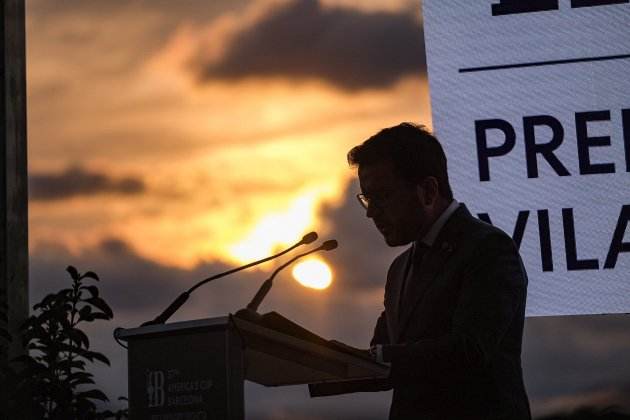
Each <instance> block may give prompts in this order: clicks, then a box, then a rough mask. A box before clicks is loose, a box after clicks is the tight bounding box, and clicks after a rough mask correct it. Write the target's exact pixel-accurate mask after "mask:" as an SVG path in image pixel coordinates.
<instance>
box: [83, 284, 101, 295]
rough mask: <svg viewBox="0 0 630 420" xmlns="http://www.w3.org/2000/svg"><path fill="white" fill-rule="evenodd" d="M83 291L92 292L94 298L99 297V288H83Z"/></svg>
mask: <svg viewBox="0 0 630 420" xmlns="http://www.w3.org/2000/svg"><path fill="white" fill-rule="evenodd" d="M81 289H84V290H87V291H88V292H90V294H91V295H92V297H98V287H96V286H81Z"/></svg>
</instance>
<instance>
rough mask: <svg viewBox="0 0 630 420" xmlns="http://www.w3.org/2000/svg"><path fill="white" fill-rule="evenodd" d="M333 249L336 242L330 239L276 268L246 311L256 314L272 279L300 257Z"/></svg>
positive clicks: (335, 246) (271, 283) (269, 288)
mask: <svg viewBox="0 0 630 420" xmlns="http://www.w3.org/2000/svg"><path fill="white" fill-rule="evenodd" d="M335 248H337V241H335V240H334V239H331V240H329V241H326V242H324V243H323V244H321V245H320V246H318V247H317V248H315V249H311V250H310V251H307V252H304V253H302V254H299V255H296V256H295V257H293V258H291V259H290V260H289V261H287V262H286V263H284V264H282V265H281V266H280V267H278V268H276V270H275V271H274V272H273V274H271V276H270V277H269V278H268V279H267V280H265V282H264V283H263V284H262V285H261V286H260V289H258V292H256V295H255V296H254V298H253V299H252V301H251V302H249V304H248V305H247V310H249V311H253V312H256V311H257V310H258V307H259V306H260V304H261V303H262V301H263V299H264V298H265V296H267V293H269V290H271V286H273V279H274V278H275V277H276V275H277V274H278V273H279V272H280V271H281V270H282V269H284V268H286V267H287V266H289V265H291V264H293V263H294V262H295V261H296V260H298V259H300V258H302V257H305V256H307V255H309V254H312V253H314V252H318V251H331V250H333V249H335Z"/></svg>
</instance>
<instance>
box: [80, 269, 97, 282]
mask: <svg viewBox="0 0 630 420" xmlns="http://www.w3.org/2000/svg"><path fill="white" fill-rule="evenodd" d="M85 277H88V278H91V279H94V280H96V281H99V280H100V279H99V278H98V275H96V273H95V272H94V271H88V272H87V273H85V274H83V275H82V276H81V278H85Z"/></svg>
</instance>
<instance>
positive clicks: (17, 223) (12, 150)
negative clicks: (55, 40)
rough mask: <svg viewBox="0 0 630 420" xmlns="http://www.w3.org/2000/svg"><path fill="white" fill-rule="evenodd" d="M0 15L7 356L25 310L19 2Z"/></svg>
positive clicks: (1, 245) (0, 221) (0, 237)
mask: <svg viewBox="0 0 630 420" xmlns="http://www.w3.org/2000/svg"><path fill="white" fill-rule="evenodd" d="M0 14H1V16H0V25H1V28H0V46H1V51H2V59H1V60H0V66H1V68H0V74H1V77H2V83H0V98H1V99H2V100H0V119H1V123H2V124H1V127H0V132H1V133H0V296H1V299H3V300H4V302H5V303H6V304H7V316H8V331H9V333H11V334H12V335H13V336H14V340H13V343H12V344H11V346H10V347H9V350H8V354H5V355H2V356H3V357H4V358H5V360H6V358H7V357H9V358H11V357H13V356H16V355H18V354H20V353H22V352H23V349H22V348H21V345H20V340H18V339H17V334H16V333H17V331H18V328H19V326H20V325H21V323H22V322H23V321H24V320H25V319H26V317H27V316H28V311H29V308H28V192H27V191H28V189H27V184H28V181H27V165H26V162H27V161H26V55H25V33H24V31H25V15H24V0H2V7H1V8H0Z"/></svg>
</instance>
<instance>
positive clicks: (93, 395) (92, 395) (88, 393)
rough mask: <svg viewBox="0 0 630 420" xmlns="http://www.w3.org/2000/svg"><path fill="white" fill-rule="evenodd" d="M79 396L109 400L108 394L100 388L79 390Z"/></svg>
mask: <svg viewBox="0 0 630 420" xmlns="http://www.w3.org/2000/svg"><path fill="white" fill-rule="evenodd" d="M77 398H87V399H91V400H99V401H109V398H107V395H105V393H104V392H103V391H101V390H98V389H90V390H89V391H83V392H79V393H78V394H77Z"/></svg>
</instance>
